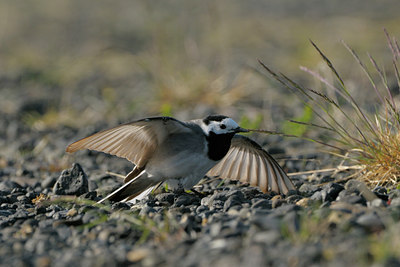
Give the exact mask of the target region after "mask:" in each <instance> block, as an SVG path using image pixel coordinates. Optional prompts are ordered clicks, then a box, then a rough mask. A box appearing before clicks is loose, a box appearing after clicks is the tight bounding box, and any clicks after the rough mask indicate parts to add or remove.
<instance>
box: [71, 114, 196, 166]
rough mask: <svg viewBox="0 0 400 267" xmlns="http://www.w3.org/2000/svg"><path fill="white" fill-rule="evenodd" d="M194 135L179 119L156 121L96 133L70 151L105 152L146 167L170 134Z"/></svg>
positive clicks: (74, 145) (157, 118)
mask: <svg viewBox="0 0 400 267" xmlns="http://www.w3.org/2000/svg"><path fill="white" fill-rule="evenodd" d="M191 131H192V129H191V128H189V127H188V126H187V125H186V124H185V123H183V122H180V121H178V120H176V119H173V118H170V117H154V118H148V119H143V120H139V121H134V122H130V123H126V124H122V125H119V126H116V127H114V128H111V129H108V130H104V131H101V132H98V133H95V134H93V135H91V136H88V137H86V138H83V139H81V140H79V141H76V142H74V143H72V144H70V145H69V146H68V147H67V149H66V151H67V152H71V153H72V152H75V151H78V150H83V149H89V150H95V151H101V152H104V153H107V154H111V155H115V156H118V157H121V158H126V159H128V160H129V161H131V162H133V163H134V164H135V165H137V166H138V167H143V166H145V165H146V163H147V161H148V160H149V158H150V157H151V156H152V155H153V153H154V151H155V150H156V149H157V147H158V145H159V144H161V143H162V142H163V141H164V140H165V139H166V137H167V136H168V135H169V134H172V133H178V132H191Z"/></svg>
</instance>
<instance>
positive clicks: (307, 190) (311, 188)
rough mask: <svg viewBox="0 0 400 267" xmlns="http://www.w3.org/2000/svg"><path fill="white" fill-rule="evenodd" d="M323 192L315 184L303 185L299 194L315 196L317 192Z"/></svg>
mask: <svg viewBox="0 0 400 267" xmlns="http://www.w3.org/2000/svg"><path fill="white" fill-rule="evenodd" d="M318 190H321V189H320V188H319V187H318V186H316V185H313V184H302V185H301V186H300V188H299V192H300V193H303V194H310V195H311V194H314V193H315V191H318Z"/></svg>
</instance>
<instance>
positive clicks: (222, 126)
mask: <svg viewBox="0 0 400 267" xmlns="http://www.w3.org/2000/svg"><path fill="white" fill-rule="evenodd" d="M248 131H249V130H247V129H243V128H241V127H239V125H238V124H237V123H236V122H235V121H234V120H233V119H231V118H229V117H226V116H222V115H211V116H208V117H206V118H204V119H197V120H191V121H186V122H183V121H179V120H177V119H174V118H171V117H153V118H147V119H142V120H138V121H134V122H130V123H126V124H122V125H119V126H117V127H114V128H111V129H108V130H104V131H101V132H98V133H95V134H93V135H91V136H89V137H86V138H83V139H81V140H79V141H77V142H75V143H72V144H70V145H69V146H68V147H67V149H66V151H67V152H75V151H77V150H81V149H90V150H96V151H101V152H105V153H108V154H111V155H116V156H118V157H121V158H126V159H128V160H129V161H131V162H133V163H134V164H135V167H134V168H133V170H132V171H131V172H130V173H129V174H128V175H127V176H126V177H125V179H124V185H122V186H121V187H120V188H118V189H117V190H115V191H114V192H112V193H111V194H110V195H108V196H107V197H105V198H104V199H102V200H101V201H100V202H102V201H104V200H106V199H110V200H112V201H130V200H133V199H139V198H143V197H144V196H146V195H147V194H149V193H150V192H151V191H152V189H153V188H155V187H156V186H157V185H159V184H161V183H163V182H165V181H167V183H168V186H169V188H171V189H174V190H177V189H185V190H188V189H191V188H192V187H193V186H194V185H196V184H197V183H198V182H199V181H200V180H201V179H202V178H203V177H204V176H205V175H208V176H219V177H221V178H224V179H231V180H239V181H241V182H245V183H249V184H250V185H252V186H258V187H259V188H260V189H261V190H262V191H263V192H267V191H274V192H276V193H284V194H286V193H287V192H288V191H289V190H292V189H295V187H294V185H293V183H292V182H291V180H290V179H289V178H288V176H287V175H286V173H285V172H284V171H283V170H282V168H281V167H280V166H279V164H278V163H277V162H276V161H275V160H274V159H273V158H272V157H271V156H270V155H269V154H268V153H267V152H266V151H265V150H264V149H262V147H261V146H259V145H258V144H257V143H256V142H254V141H253V140H251V139H249V138H247V137H245V136H242V135H237V133H240V132H248Z"/></svg>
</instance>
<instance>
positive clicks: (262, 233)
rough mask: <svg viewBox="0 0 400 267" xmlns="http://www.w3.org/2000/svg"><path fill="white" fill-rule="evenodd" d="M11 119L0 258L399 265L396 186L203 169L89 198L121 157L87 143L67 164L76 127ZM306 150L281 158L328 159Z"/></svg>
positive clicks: (6, 121)
mask: <svg viewBox="0 0 400 267" xmlns="http://www.w3.org/2000/svg"><path fill="white" fill-rule="evenodd" d="M16 121H18V120H17V118H14V117H12V116H11V117H10V115H7V114H3V116H2V119H1V120H0V124H2V125H1V126H2V127H0V129H1V130H0V135H1V142H2V143H1V147H2V148H3V153H2V155H3V156H1V157H0V166H1V169H0V203H1V204H0V244H1V245H0V259H1V264H2V265H3V266H71V265H74V266H75V265H77V264H78V263H79V265H81V266H122V265H128V264H133V265H140V266H155V265H157V266H158V265H163V266H210V265H215V266H261V265H273V266H319V265H326V266H345V265H356V266H357V265H358V266H364V265H370V264H374V265H375V266H398V265H400V260H399V259H400V258H399V254H400V253H399V242H398V240H397V239H396V236H398V235H399V234H400V230H399V229H400V223H399V218H400V190H391V191H390V192H387V190H386V189H385V188H381V187H379V188H375V189H374V190H373V191H371V190H369V189H368V188H367V187H366V186H365V185H364V184H363V183H361V182H358V181H355V180H349V181H344V180H343V181H340V179H339V181H338V180H334V179H333V178H332V177H329V176H326V175H321V176H314V177H312V179H310V178H307V177H305V176H298V177H294V178H293V181H294V183H295V185H296V188H297V189H298V190H297V191H293V192H289V194H288V195H286V196H281V195H274V194H264V193H262V192H261V191H259V190H258V189H257V188H253V187H248V186H246V185H241V184H238V183H236V182H229V181H225V182H223V181H221V180H219V179H211V178H208V179H204V181H202V184H201V185H199V186H198V187H197V191H199V192H201V194H202V195H198V194H194V193H192V192H188V193H184V194H175V193H173V192H166V190H165V188H162V189H161V190H159V191H160V192H157V194H155V195H152V196H150V197H149V198H148V199H144V200H142V201H141V202H139V203H136V204H126V203H110V202H108V203H105V204H104V205H97V204H95V202H96V201H97V200H99V199H101V197H102V196H104V195H105V194H106V193H107V192H109V191H110V190H112V189H114V188H116V187H117V186H118V185H119V184H120V183H121V179H120V178H117V177H114V176H112V175H110V174H107V173H106V172H105V170H118V171H121V172H128V171H129V169H130V168H131V165H130V164H129V162H126V161H125V160H123V159H115V158H113V157H110V156H107V155H104V154H101V153H93V152H89V151H86V152H81V154H78V156H77V157H75V159H79V163H74V164H70V163H69V162H68V160H65V156H64V152H63V151H64V148H65V145H66V144H67V142H68V141H70V140H72V139H73V138H74V137H76V136H83V135H84V134H82V133H80V132H78V130H76V129H69V128H64V129H52V130H43V131H32V130H31V129H29V128H27V127H25V126H23V125H22V124H19V123H16ZM99 128H104V127H101V126H99ZM82 131H88V130H87V129H86V130H82ZM44 140H47V141H44ZM43 142H45V143H44V144H43ZM285 142H287V141H285ZM288 146H290V144H288ZM274 151H278V152H284V149H283V148H279V147H275V148H274ZM5 153H7V155H9V157H5V156H4V154H5ZM57 157H58V158H60V162H58V163H57V164H55V163H53V164H52V165H51V164H50V163H48V158H57ZM304 158H307V159H314V161H313V160H310V161H299V160H288V161H286V162H285V165H284V167H285V169H287V170H288V172H294V171H304V170H310V169H318V168H320V167H321V166H322V165H327V164H328V162H329V160H330V159H329V158H328V157H327V156H326V155H320V154H315V155H304ZM316 159H318V161H316ZM304 162H306V163H307V164H304ZM343 175H346V174H343ZM336 179H337V178H336ZM77 196H78V197H77Z"/></svg>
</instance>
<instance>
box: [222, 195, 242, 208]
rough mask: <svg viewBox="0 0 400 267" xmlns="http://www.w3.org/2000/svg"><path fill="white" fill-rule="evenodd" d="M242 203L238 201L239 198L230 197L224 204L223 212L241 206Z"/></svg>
mask: <svg viewBox="0 0 400 267" xmlns="http://www.w3.org/2000/svg"><path fill="white" fill-rule="evenodd" d="M241 205H242V202H241V201H240V199H239V197H238V196H236V195H232V196H230V197H228V199H227V200H226V201H225V203H224V209H223V210H224V211H228V210H229V209H230V208H232V207H233V206H241Z"/></svg>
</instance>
